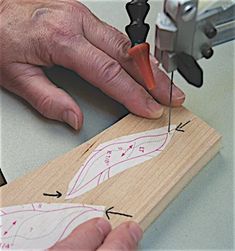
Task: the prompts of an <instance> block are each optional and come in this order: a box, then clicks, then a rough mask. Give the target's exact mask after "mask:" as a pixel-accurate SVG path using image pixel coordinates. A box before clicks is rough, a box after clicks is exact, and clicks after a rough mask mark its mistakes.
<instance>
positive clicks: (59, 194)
mask: <svg viewBox="0 0 235 251" xmlns="http://www.w3.org/2000/svg"><path fill="white" fill-rule="evenodd" d="M43 195H44V196H50V197H57V198H60V197H61V196H62V193H61V192H59V191H56V194H50V193H43Z"/></svg>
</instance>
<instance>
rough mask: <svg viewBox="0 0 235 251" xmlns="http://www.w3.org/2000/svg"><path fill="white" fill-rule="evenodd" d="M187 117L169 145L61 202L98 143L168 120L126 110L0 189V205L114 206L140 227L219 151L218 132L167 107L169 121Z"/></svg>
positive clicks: (114, 219)
mask: <svg viewBox="0 0 235 251" xmlns="http://www.w3.org/2000/svg"><path fill="white" fill-rule="evenodd" d="M188 120H191V122H190V123H189V124H188V125H187V126H186V127H185V132H184V133H182V132H175V135H174V137H173V139H172V140H171V142H170V144H169V145H168V146H167V147H166V149H165V150H164V151H163V152H162V153H161V154H160V155H159V156H158V157H156V158H152V159H151V160H148V161H146V162H144V163H142V164H139V165H137V166H135V167H133V168H131V169H129V170H127V171H125V172H123V173H120V174H118V175H116V176H114V177H112V178H111V179H109V180H107V181H105V182H104V183H102V184H101V185H99V186H98V187H96V188H95V189H93V190H91V191H89V192H87V193H86V194H84V195H83V196H81V197H80V198H76V199H73V200H65V199H64V197H65V194H66V192H67V188H68V184H69V182H70V180H71V179H72V177H73V176H74V175H75V173H76V172H77V171H78V169H79V167H81V165H82V163H84V161H85V160H86V158H87V157H88V155H89V154H90V153H91V152H92V151H93V150H94V149H95V148H96V147H97V146H98V145H99V144H100V143H103V142H106V141H108V140H111V139H114V138H117V137H120V136H123V135H128V134H133V133H137V132H141V131H145V130H151V129H154V128H159V127H162V126H166V125H167V122H168V114H167V112H165V114H164V116H163V117H162V118H161V119H159V120H148V119H143V118H140V117H137V116H134V115H131V114H129V115H127V116H126V117H125V118H123V119H122V120H120V121H119V122H118V123H116V124H115V125H113V126H111V127H110V128H108V129H107V130H105V131H104V132H102V133H100V134H98V135H97V136H95V137H94V138H92V139H91V140H89V141H88V142H86V143H84V144H82V145H81V146H79V147H77V148H75V149H73V150H72V151H71V152H69V153H67V154H65V155H63V156H61V157H59V158H57V159H55V160H53V161H50V162H49V163H47V164H46V165H44V166H42V167H41V168H38V169H37V170H35V171H33V172H31V173H29V174H28V175H26V176H24V177H21V178H19V179H17V180H15V181H14V182H12V183H10V184H8V185H6V186H4V187H2V188H1V189H0V192H1V206H2V207H4V206H10V205H17V204H24V203H33V202H53V203H54V202H79V203H85V204H95V205H105V206H107V207H111V206H114V209H115V210H116V211H121V212H125V213H128V214H131V215H133V220H135V221H137V222H138V223H140V224H141V226H142V228H143V229H146V228H147V227H148V226H149V225H150V224H151V223H152V221H153V220H154V219H155V218H156V217H157V216H158V215H159V214H160V213H161V212H162V211H163V210H164V209H165V208H166V206H167V205H168V203H169V202H170V201H171V200H172V199H174V198H175V197H176V195H177V194H178V193H179V192H180V191H181V190H182V188H183V187H184V186H185V185H186V184H187V183H188V182H189V181H190V180H191V179H192V178H193V176H194V175H196V174H197V173H198V172H199V171H200V169H201V168H202V167H203V166H205V165H206V163H207V162H208V161H209V160H211V159H212V158H213V156H214V155H215V154H216V153H217V152H218V151H219V145H220V144H219V143H220V135H219V134H218V133H217V132H216V131H215V130H214V129H213V128H211V127H209V126H208V125H207V124H206V123H205V122H203V121H202V120H201V119H199V118H198V117H196V116H195V115H193V114H192V113H191V112H189V111H188V110H186V109H185V108H183V107H181V108H175V109H173V111H172V123H173V124H179V123H180V122H183V123H184V122H186V121H188ZM94 123H95V121H94ZM36 151H37V149H35V152H36ZM16 168H17V167H16ZM56 190H58V191H60V192H61V193H62V194H63V196H62V197H61V198H59V199H55V198H50V197H44V196H43V193H44V192H47V193H54V192H55V191H56ZM124 220H129V219H128V218H124V217H120V216H112V219H111V221H112V224H113V226H116V225H117V224H119V223H121V222H122V221H124Z"/></svg>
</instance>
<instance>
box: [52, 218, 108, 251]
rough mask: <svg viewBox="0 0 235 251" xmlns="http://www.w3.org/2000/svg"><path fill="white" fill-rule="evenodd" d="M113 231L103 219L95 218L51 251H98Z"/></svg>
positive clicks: (78, 228)
mask: <svg viewBox="0 0 235 251" xmlns="http://www.w3.org/2000/svg"><path fill="white" fill-rule="evenodd" d="M110 231H111V225H110V224H109V222H108V221H107V220H105V219H103V218H95V219H92V220H89V221H87V222H85V223H83V224H81V225H80V226H78V227H77V228H76V229H75V230H74V231H73V232H72V233H71V234H70V235H69V236H68V237H67V238H66V239H64V240H62V241H61V242H58V243H56V244H55V245H54V246H53V247H51V248H50V249H49V251H59V250H63V251H65V250H66V251H69V250H71V251H72V250H96V249H97V248H98V247H99V246H100V245H101V244H102V243H103V241H104V239H105V237H106V236H107V235H108V234H109V232H110Z"/></svg>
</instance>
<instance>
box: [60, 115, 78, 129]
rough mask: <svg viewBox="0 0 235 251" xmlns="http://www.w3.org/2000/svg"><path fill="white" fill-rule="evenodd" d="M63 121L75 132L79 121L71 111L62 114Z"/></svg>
mask: <svg viewBox="0 0 235 251" xmlns="http://www.w3.org/2000/svg"><path fill="white" fill-rule="evenodd" d="M62 119H63V121H64V122H66V123H68V124H69V125H70V126H71V127H73V128H74V129H75V130H78V129H79V119H78V116H77V115H76V114H75V113H74V112H73V111H65V112H64V113H63V118H62Z"/></svg>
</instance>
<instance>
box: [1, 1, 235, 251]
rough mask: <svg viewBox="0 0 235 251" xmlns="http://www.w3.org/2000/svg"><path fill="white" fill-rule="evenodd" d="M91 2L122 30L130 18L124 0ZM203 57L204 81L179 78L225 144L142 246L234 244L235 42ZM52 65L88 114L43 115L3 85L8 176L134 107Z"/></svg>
mask: <svg viewBox="0 0 235 251" xmlns="http://www.w3.org/2000/svg"><path fill="white" fill-rule="evenodd" d="M85 4H86V5H87V6H89V7H90V9H92V10H93V11H94V13H96V15H97V16H98V17H100V18H101V19H103V20H105V21H106V22H108V23H110V24H112V25H113V26H115V27H117V28H118V29H120V30H122V31H124V27H125V25H127V24H128V23H129V19H128V17H127V14H126V12H125V2H123V1H93V2H88V1H85ZM150 4H151V11H150V14H149V16H148V18H147V22H148V23H150V25H151V34H150V36H149V41H150V42H151V45H153V38H154V28H155V26H154V22H155V19H156V13H157V11H159V10H160V8H161V2H156V1H154V2H153V1H152V2H151V1H150ZM152 49H153V46H152ZM200 64H201V66H202V67H203V69H204V73H205V74H204V76H205V81H204V86H203V87H202V88H201V89H196V88H194V87H192V86H189V85H188V84H186V83H185V82H184V81H183V79H182V78H181V77H180V76H179V75H178V74H176V77H175V82H176V83H177V84H178V85H179V86H180V87H181V88H182V89H183V90H184V91H185V92H186V94H187V100H186V102H185V106H186V107H187V108H189V109H190V110H191V111H193V112H194V113H195V114H196V115H198V116H200V117H201V118H202V119H204V120H205V121H206V122H207V123H208V124H209V125H211V126H212V127H214V128H216V129H217V130H218V131H219V132H220V133H221V134H222V135H223V141H222V149H221V151H220V154H218V155H217V156H216V157H215V158H214V159H213V160H212V161H211V162H210V163H209V164H208V165H207V166H206V167H205V169H204V170H203V171H201V172H200V174H199V175H198V176H197V177H196V178H194V180H193V181H192V182H191V183H190V185H188V186H187V187H186V188H185V189H184V191H183V192H182V193H181V194H180V195H179V196H178V197H177V199H176V200H175V201H174V202H173V203H171V205H170V206H169V207H168V208H167V210H165V212H164V213H163V214H162V215H161V216H160V217H159V218H158V220H156V222H154V224H152V226H151V227H149V229H148V230H147V231H146V233H145V235H144V238H143V241H142V242H141V249H142V250H146V249H152V250H160V249H162V250H163V249H164V250H165V249H181V250H182V249H185V250H189V249H226V250H228V249H233V244H234V243H233V239H234V238H233V170H234V162H233V157H234V149H233V140H234V131H233V130H234V121H233V116H234V110H233V109H234V104H233V101H234V74H233V70H234V69H235V67H234V42H230V43H228V44H226V45H222V46H220V47H217V48H215V54H214V56H213V58H212V59H210V60H208V61H207V60H201V61H200ZM47 73H48V75H49V77H50V79H51V80H52V81H54V82H55V83H56V84H57V85H58V86H59V87H61V88H63V89H65V90H66V91H67V92H68V93H70V94H71V95H72V96H73V97H74V99H75V100H76V101H77V102H78V103H79V105H80V106H81V108H82V110H83V112H84V115H85V123H84V126H83V128H82V130H81V131H80V133H77V132H75V131H73V130H72V129H70V128H69V127H68V126H66V125H64V124H62V123H59V122H53V121H50V120H47V119H44V118H43V117H42V116H40V115H39V114H38V113H37V112H35V111H34V110H33V109H32V108H31V107H30V106H29V105H28V104H27V103H25V102H24V101H22V100H21V99H19V98H17V97H16V96H15V95H12V94H10V93H8V92H6V91H3V90H2V91H1V168H2V170H3V172H4V174H5V176H6V178H7V180H8V182H10V181H12V180H14V179H15V178H17V177H19V176H22V175H24V174H25V173H27V172H28V171H30V170H33V168H36V167H38V166H40V165H42V164H44V163H46V162H47V161H49V160H51V159H54V158H56V157H57V156H59V155H61V154H63V153H65V152H67V151H69V150H71V149H73V148H74V147H76V146H78V145H79V144H81V143H82V142H84V141H86V140H88V139H89V138H91V137H93V136H94V135H96V134H97V133H99V132H101V131H102V130H103V129H105V128H107V127H109V126H110V125H112V124H113V123H115V122H116V121H117V120H118V119H120V118H121V117H123V116H124V115H125V114H126V113H127V111H126V109H125V108H123V107H122V106H121V105H120V104H118V103H117V102H115V101H113V100H112V99H110V98H109V97H107V96H105V95H104V94H102V93H101V92H100V91H99V90H97V89H96V88H94V87H92V86H91V85H89V84H88V83H86V82H85V81H84V80H82V79H80V78H79V77H78V76H77V75H76V74H75V73H72V72H70V71H68V70H65V69H63V68H60V67H55V68H52V69H50V70H48V71H47Z"/></svg>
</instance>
